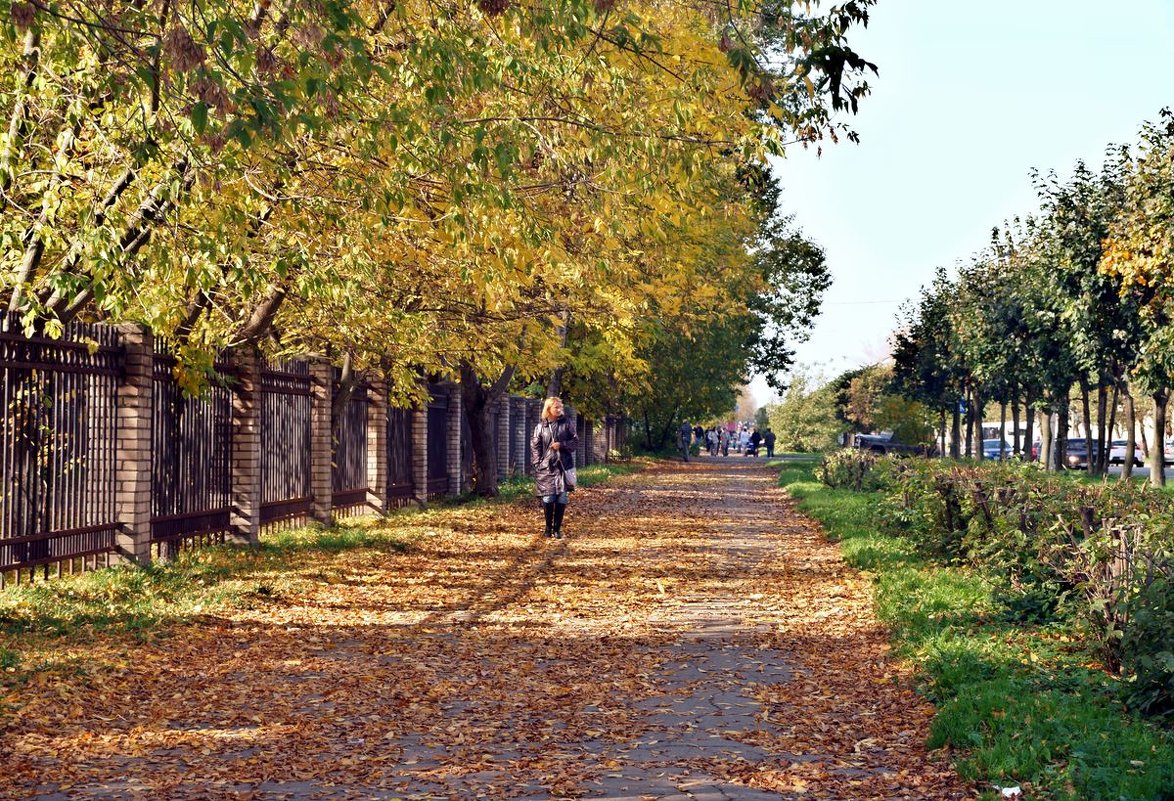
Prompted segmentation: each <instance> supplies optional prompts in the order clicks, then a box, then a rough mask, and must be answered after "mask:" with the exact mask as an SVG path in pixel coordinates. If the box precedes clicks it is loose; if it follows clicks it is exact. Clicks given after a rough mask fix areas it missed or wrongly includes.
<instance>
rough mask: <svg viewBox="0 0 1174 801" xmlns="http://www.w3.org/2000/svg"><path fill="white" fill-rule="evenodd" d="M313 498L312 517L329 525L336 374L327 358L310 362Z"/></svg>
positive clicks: (332, 503)
mask: <svg viewBox="0 0 1174 801" xmlns="http://www.w3.org/2000/svg"><path fill="white" fill-rule="evenodd" d="M310 378H311V381H310V391H311V393H312V395H311V405H310V495H311V497H312V498H313V507H312V509H311V512H310V514H311V516H312V517H313V518H314V519H315V520H316V521H318V522H319V523H321V524H323V525H325V526H329V525H330V524H331V523H332V522H333V518H334V485H333V484H332V482H331V478H332V476H331V470H330V462H331V459H332V458H333V455H334V454H333V451H334V448H333V442H332V437H333V436H334V432H333V429H332V428H331V417H330V416H331V408H332V406H333V404H334V397H333V393H334V371H333V369H332V368H331V365H330V362H329V361H327V360H326V359H322V358H316V359H311V360H310Z"/></svg>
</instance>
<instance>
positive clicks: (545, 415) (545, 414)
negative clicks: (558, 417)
mask: <svg viewBox="0 0 1174 801" xmlns="http://www.w3.org/2000/svg"><path fill="white" fill-rule="evenodd" d="M562 402H563V399H562V398H560V397H558V396H556V395H551V396H550V397H549V398H547V399H546V402H545V403H543V404H542V419H543V420H554V419H555V417H554V415H552V414H551V413H550V407H552V406H554V405H555V404H556V403H562Z"/></svg>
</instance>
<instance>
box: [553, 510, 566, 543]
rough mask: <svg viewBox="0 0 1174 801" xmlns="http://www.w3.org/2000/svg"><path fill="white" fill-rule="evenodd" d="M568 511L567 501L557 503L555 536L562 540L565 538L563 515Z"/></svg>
mask: <svg viewBox="0 0 1174 801" xmlns="http://www.w3.org/2000/svg"><path fill="white" fill-rule="evenodd" d="M566 512H567V505H566V504H565V503H559V504H555V507H554V538H555V539H556V540H561V539H562V538H563V515H564V514H566Z"/></svg>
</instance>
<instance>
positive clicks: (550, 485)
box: [530, 397, 579, 539]
mask: <svg viewBox="0 0 1174 801" xmlns="http://www.w3.org/2000/svg"><path fill="white" fill-rule="evenodd" d="M578 447H579V434H578V433H577V432H576V431H575V426H574V424H572V423H571V421H570V420H568V419H567V418H566V417H565V416H564V415H563V402H562V400H560V399H559V398H554V397H551V398H547V399H546V402H545V403H544V404H542V414H541V415H540V416H539V419H538V425H537V426H535V427H534V433H533V434H532V435H531V436H530V459H531V462H532V463H533V465H534V483H535V493H536V494H537V495H538V497H539V498H541V499H542V511H543V513H544V514H545V515H546V536H547V537H553V538H554V539H562V536H563V515H564V514H566V511H567V501H568V493H570V492H572V491H573V490H574V489H575V483H576V481H575V478H576V475H575V450H576V449H577V448H578Z"/></svg>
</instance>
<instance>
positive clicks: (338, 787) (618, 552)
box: [0, 457, 973, 801]
mask: <svg viewBox="0 0 1174 801" xmlns="http://www.w3.org/2000/svg"><path fill="white" fill-rule="evenodd" d="M773 479H774V473H773V472H772V471H769V470H766V469H765V468H764V467H763V466H762V464H761V462H751V461H749V460H738V459H734V458H733V457H731V458H730V459H729V460H722V459H717V460H706V459H701V460H694V462H692V463H690V464H689V465H679V464H678V465H675V466H673V467H666V468H663V469H658V470H654V471H651V472H648V473H644V474H640V475H636V476H629V477H625V478H622V479H618V480H615V481H613V482H611V483H609V484H608V485H606V486H603V487H598V488H591V489H587V490H584V491H581V492H579V493H577V494H576V497H575V498H574V503H573V505H572V507H571V509H570V511H569V513H568V515H567V527H568V529H569V531H570V536H569V537H568V538H567V539H565V540H563V541H561V542H554V541H546V540H543V539H542V538H541V537H538V536H535V535H534V534H533V533H531V532H532V531H533V530H534V527H535V525H536V522H537V519H538V517H539V515H538V514H537V513H536V512H535V511H534V510H533V509H531V508H529V507H528V506H522V505H519V506H518V507H516V508H515V507H510V508H507V509H503V508H502V507H500V506H498V507H494V508H492V509H480V510H468V511H463V512H462V511H458V512H447V513H444V514H440V513H438V514H436V515H431V516H427V517H424V518H423V522H422V525H424V529H423V533H422V534H421V535H420V540H419V544H418V545H417V546H416V547H414V548H413V549H411V550H410V551H409V552H408V553H407V554H399V553H395V552H391V551H389V552H377V553H367V554H365V555H362V556H356V555H351V556H350V557H349V559H350V560H349V561H340V562H338V563H336V564H330V565H323V566H321V567H320V568H318V573H317V574H311V575H308V576H307V577H305V582H304V584H303V585H300V586H301V587H302V589H301V590H300V591H299V592H296V593H293V592H291V593H289V594H287V595H285V596H283V597H276V598H268V597H266V598H262V599H259V600H258V602H257V604H256V605H255V606H254V607H253V608H242V609H239V610H234V611H233V612H232V613H225V614H224V615H217V616H216V617H215V618H212V619H210V620H206V621H204V622H202V623H201V624H200V625H196V626H192V627H188V628H185V629H182V630H180V631H178V632H175V633H174V636H171V637H167V638H163V639H160V640H157V641H153V642H150V643H147V644H145V645H141V646H137V645H134V644H126V643H123V644H121V645H119V644H114V645H111V646H110V648H109V649H107V650H104V651H103V650H99V651H98V652H96V653H94V654H91V655H89V656H88V657H87V659H90V660H93V664H94V665H95V666H97V667H94V668H93V669H92V671H91V672H90V673H88V674H85V673H84V672H83V674H82V675H81V676H80V677H79V678H78V679H77V680H76V682H74V683H73V684H72V685H70V684H68V683H67V684H66V685H65V686H62V688H61V694H62V700H61V702H60V704H54V703H50V704H49V705H48V706H47V707H45V708H40V709H25V710H23V711H22V714H21V720H20V722H19V723H18V725H16V726H15V727H13V729H12V730H11V731H9V732H8V733H7V740H8V743H9V745H10V746H11V750H9V751H8V752H7V753H0V769H3V771H4V774H5V775H6V776H9V777H11V778H9V779H7V780H6V783H4V784H0V796H4V797H39V798H44V799H62V800H64V799H75V798H84V799H91V798H94V799H96V798H104V799H105V798H128V797H141V798H176V799H179V798H252V799H267V800H268V799H274V800H276V799H359V798H369V799H397V798H398V799H478V798H490V799H492V798H502V799H506V798H510V799H534V800H535V801H538V800H539V799H542V800H546V799H558V798H590V799H610V800H611V801H687V800H691V801H725V800H726V799H737V800H738V801H760V799H761V801H766V799H799V798H821V799H823V798H825V799H901V798H908V799H919V800H920V799H936V798H943V799H944V798H970V797H973V796H972V794H971V793H968V792H967V791H966V789H965V788H963V787H962V786H961V785H960V784H959V783H958V782H957V780H956V779H955V778H954V777H953V773H952V771H951V770H950V769H949V768H948V766H946V765H945V764H943V762H942V761H941V760H940V759H939V758H937V757H931V756H929V755H927V754H925V752H924V749H923V747H922V743H923V742H924V739H925V735H926V724H927V720H928V714H929V713H930V710H928V709H927V707H926V706H925V705H924V704H923V703H922V702H921V701H920V700H919V699H918V698H917V697H916V696H915V695H914V694H913V693H911V692H910V691H909V689H908V686H909V681H908V677H907V676H905V675H904V674H903V673H902V672H901V671H900V670H899V669H898V668H897V667H896V666H895V665H894V664H893V663H892V662H891V660H889V659H888V657H887V653H886V651H887V646H886V644H885V637H884V633H883V632H882V631H880V630H879V628H878V627H877V626H876V624H875V622H874V620H873V618H872V615H871V611H870V603H869V600H868V594H867V585H866V583H865V582H864V581H863V580H861V579H860V578H859V577H858V576H856V575H855V574H853V573H852V572H851V571H849V570H847V569H846V568H845V567H844V566H843V564H842V562H841V561H840V560H839V556H838V553H837V550H836V549H835V548H834V547H833V546H829V545H827V544H826V543H824V542H823V541H822V539H821V538H820V536H819V534H818V532H817V531H816V530H815V528H814V526H813V525H812V524H810V523H809V522H808V521H806V520H804V519H802V518H801V517H799V516H797V515H796V514H795V513H794V512H793V510H792V508H791V503H790V501H789V499H787V498H786V496H785V495H784V494H783V493H782V492H781V491H780V490H779V489H778V488H777V487H775V486H774V485H773ZM444 515H448V516H447V517H445V516H444ZM340 559H343V557H340ZM95 687H98V688H101V689H102V691H103V692H101V693H99V694H98V695H97V696H95V695H94V694H93V693H94V688H95ZM132 700H135V701H138V703H132Z"/></svg>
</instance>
